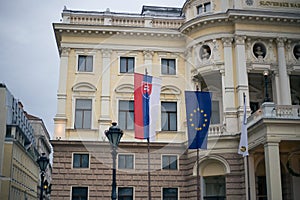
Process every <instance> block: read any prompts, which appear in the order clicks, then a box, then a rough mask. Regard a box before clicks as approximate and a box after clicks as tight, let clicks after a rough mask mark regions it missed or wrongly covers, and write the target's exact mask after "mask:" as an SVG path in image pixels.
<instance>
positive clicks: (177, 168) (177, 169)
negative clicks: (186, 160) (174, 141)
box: [160, 154, 179, 171]
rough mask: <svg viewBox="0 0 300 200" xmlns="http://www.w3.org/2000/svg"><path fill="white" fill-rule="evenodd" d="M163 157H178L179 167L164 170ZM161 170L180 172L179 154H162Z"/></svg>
mask: <svg viewBox="0 0 300 200" xmlns="http://www.w3.org/2000/svg"><path fill="white" fill-rule="evenodd" d="M163 156H176V160H177V166H176V169H164V168H163ZM160 160H161V165H160V166H161V170H164V171H165V170H171V171H179V156H178V154H161V159H160Z"/></svg>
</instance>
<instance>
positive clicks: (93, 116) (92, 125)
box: [71, 95, 95, 130]
mask: <svg viewBox="0 0 300 200" xmlns="http://www.w3.org/2000/svg"><path fill="white" fill-rule="evenodd" d="M77 99H82V100H85V99H87V100H92V116H91V128H90V129H80V130H93V129H95V127H94V119H95V112H94V109H95V97H93V96H77V95H76V96H73V98H72V124H71V129H74V130H75V111H76V100H77Z"/></svg>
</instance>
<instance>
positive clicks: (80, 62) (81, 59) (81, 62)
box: [78, 56, 85, 72]
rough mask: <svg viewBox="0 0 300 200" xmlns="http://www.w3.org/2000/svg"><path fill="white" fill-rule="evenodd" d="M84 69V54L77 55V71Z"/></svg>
mask: <svg viewBox="0 0 300 200" xmlns="http://www.w3.org/2000/svg"><path fill="white" fill-rule="evenodd" d="M84 70H85V56H79V57H78V71H80V72H83V71H84Z"/></svg>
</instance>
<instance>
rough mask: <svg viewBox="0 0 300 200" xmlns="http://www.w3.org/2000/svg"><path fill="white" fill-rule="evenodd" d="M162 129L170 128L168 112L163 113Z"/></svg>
mask: <svg viewBox="0 0 300 200" xmlns="http://www.w3.org/2000/svg"><path fill="white" fill-rule="evenodd" d="M161 129H162V130H163V131H167V130H168V114H167V113H162V114H161Z"/></svg>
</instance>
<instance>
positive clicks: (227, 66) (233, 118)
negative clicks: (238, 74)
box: [221, 38, 238, 133]
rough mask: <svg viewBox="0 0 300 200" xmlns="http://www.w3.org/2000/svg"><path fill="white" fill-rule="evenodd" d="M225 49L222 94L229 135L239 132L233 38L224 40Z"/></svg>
mask: <svg viewBox="0 0 300 200" xmlns="http://www.w3.org/2000/svg"><path fill="white" fill-rule="evenodd" d="M222 42H223V48H224V71H221V74H222V92H223V98H222V99H223V111H224V118H225V123H226V130H227V131H228V132H229V133H236V132H238V129H237V128H238V124H237V115H236V112H237V110H236V106H235V103H234V102H235V96H234V93H235V90H234V71H233V69H234V68H233V55H232V42H233V38H222Z"/></svg>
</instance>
